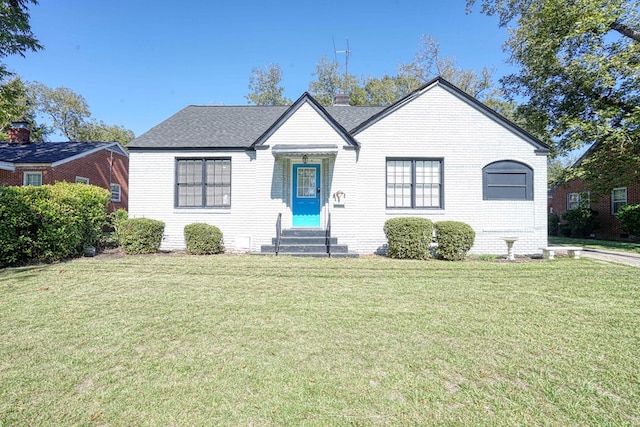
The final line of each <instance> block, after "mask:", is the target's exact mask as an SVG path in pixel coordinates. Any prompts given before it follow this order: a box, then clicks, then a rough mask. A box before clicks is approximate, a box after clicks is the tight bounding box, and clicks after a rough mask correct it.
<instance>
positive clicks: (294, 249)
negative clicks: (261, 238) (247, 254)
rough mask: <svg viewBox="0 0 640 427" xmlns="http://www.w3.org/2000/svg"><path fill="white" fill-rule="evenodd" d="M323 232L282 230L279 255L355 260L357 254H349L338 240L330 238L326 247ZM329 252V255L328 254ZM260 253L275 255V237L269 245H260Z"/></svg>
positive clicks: (304, 229)
mask: <svg viewBox="0 0 640 427" xmlns="http://www.w3.org/2000/svg"><path fill="white" fill-rule="evenodd" d="M325 233H326V232H325V230H321V229H317V228H291V229H288V230H282V235H281V238H280V250H279V251H278V254H279V255H289V256H307V257H329V256H331V257H332V258H356V257H357V256H358V254H357V253H353V252H349V248H348V247H347V245H339V244H338V238H336V237H331V239H330V245H329V246H330V247H327V241H326V234H325ZM329 251H331V254H329ZM260 253H261V254H264V255H268V254H275V253H276V237H274V238H272V239H271V244H270V245H262V246H261V248H260Z"/></svg>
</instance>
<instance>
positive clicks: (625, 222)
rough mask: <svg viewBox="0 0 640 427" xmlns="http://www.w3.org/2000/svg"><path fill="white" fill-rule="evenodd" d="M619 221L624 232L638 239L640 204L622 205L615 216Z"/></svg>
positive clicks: (639, 235)
mask: <svg viewBox="0 0 640 427" xmlns="http://www.w3.org/2000/svg"><path fill="white" fill-rule="evenodd" d="M616 216H617V217H618V220H619V221H620V226H621V227H622V229H623V230H624V231H626V232H627V233H629V234H632V235H634V236H636V237H640V203H638V204H635V205H624V206H623V207H621V208H620V209H619V210H618V214H617V215H616Z"/></svg>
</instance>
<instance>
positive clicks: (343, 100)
mask: <svg viewBox="0 0 640 427" xmlns="http://www.w3.org/2000/svg"><path fill="white" fill-rule="evenodd" d="M333 105H334V106H336V107H338V106H340V107H348V106H349V94H348V93H336V97H335V99H334V100H333Z"/></svg>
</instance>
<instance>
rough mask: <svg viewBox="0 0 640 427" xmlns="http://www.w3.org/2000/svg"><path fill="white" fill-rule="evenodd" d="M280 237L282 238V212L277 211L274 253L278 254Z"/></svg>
mask: <svg viewBox="0 0 640 427" xmlns="http://www.w3.org/2000/svg"><path fill="white" fill-rule="evenodd" d="M281 239H282V213H279V214H278V220H277V221H276V244H275V252H276V255H278V252H280V240H281Z"/></svg>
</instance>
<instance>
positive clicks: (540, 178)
mask: <svg viewBox="0 0 640 427" xmlns="http://www.w3.org/2000/svg"><path fill="white" fill-rule="evenodd" d="M356 138H357V139H358V141H359V142H360V143H361V144H362V149H361V152H360V156H359V159H358V187H359V191H358V193H357V194H356V195H355V196H356V198H357V201H356V204H357V206H359V207H360V209H359V211H358V213H357V215H355V216H354V219H355V221H354V226H357V228H358V232H357V233H358V236H360V239H359V243H358V245H357V246H354V248H353V249H354V250H356V251H357V252H360V253H371V252H373V251H378V250H380V249H381V248H382V246H383V245H384V243H385V241H386V239H385V236H384V232H383V231H382V226H383V224H384V222H385V221H386V220H387V219H389V218H392V217H396V216H421V217H426V218H429V219H431V220H432V221H434V222H436V221H443V220H454V221H462V222H466V223H468V224H469V225H471V226H472V227H473V229H474V230H475V231H476V242H475V245H474V247H473V248H472V252H474V253H494V254H500V253H504V252H506V244H505V243H504V241H502V240H501V239H500V237H503V236H517V237H518V238H519V240H518V242H517V243H516V244H515V245H514V249H515V251H516V253H521V254H524V253H535V252H539V249H538V248H539V247H540V246H542V245H546V241H547V229H546V223H547V222H546V221H547V217H546V156H544V155H537V154H535V147H534V146H533V145H531V144H530V143H528V142H526V141H525V140H523V139H522V138H521V137H519V136H518V135H516V134H515V133H513V132H512V131H510V130H508V129H507V128H505V127H504V126H502V125H501V124H499V123H497V122H496V121H495V120H493V119H492V118H491V117H489V116H488V115H487V114H486V113H485V112H483V111H480V110H479V109H477V108H474V107H473V106H471V105H470V104H469V103H467V102H466V101H464V100H462V99H460V98H458V97H457V96H455V95H453V94H452V93H450V92H449V91H448V90H447V89H445V88H442V87H440V86H434V87H432V88H430V89H429V90H427V91H426V92H425V93H424V94H422V95H421V96H420V97H418V98H416V99H414V100H413V101H412V102H410V103H408V104H406V105H404V106H402V107H401V108H400V109H398V110H397V111H395V112H394V113H392V114H391V115H389V116H387V117H385V118H383V119H381V120H380V121H379V122H377V123H375V124H373V125H372V126H371V127H369V128H367V129H365V130H364V131H362V132H361V133H360V134H358V135H357V136H356ZM388 157H427V158H442V159H444V166H443V167H444V180H443V192H444V206H443V209H386V208H385V206H386V200H385V194H386V193H385V189H386V186H385V184H386V176H385V170H386V169H385V168H386V158H388ZM498 160H516V161H519V162H522V163H524V164H526V165H528V166H530V167H531V168H532V169H533V170H534V200H533V201H485V200H482V168H483V167H484V166H486V165H487V164H489V163H492V162H494V161H498Z"/></svg>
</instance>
